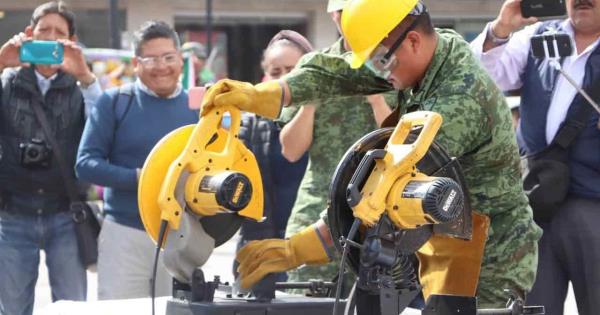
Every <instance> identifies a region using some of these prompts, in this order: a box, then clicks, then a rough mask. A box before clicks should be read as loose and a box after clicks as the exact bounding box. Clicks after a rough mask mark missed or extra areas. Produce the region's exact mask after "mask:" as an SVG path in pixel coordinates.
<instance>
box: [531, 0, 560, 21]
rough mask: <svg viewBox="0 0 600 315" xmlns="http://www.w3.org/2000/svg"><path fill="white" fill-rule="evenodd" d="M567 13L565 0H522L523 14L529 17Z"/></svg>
mask: <svg viewBox="0 0 600 315" xmlns="http://www.w3.org/2000/svg"><path fill="white" fill-rule="evenodd" d="M565 14H567V6H566V4H565V0H522V1H521V15H522V16H523V17H524V18H528V17H532V16H535V17H549V16H562V15H565Z"/></svg>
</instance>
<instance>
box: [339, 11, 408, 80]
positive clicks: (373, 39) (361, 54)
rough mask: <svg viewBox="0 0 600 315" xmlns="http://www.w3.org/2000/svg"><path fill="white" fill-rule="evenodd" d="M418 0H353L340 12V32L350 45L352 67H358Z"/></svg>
mask: <svg viewBox="0 0 600 315" xmlns="http://www.w3.org/2000/svg"><path fill="white" fill-rule="evenodd" d="M417 2H418V0H356V1H351V2H350V3H349V4H348V5H347V6H346V7H344V11H343V12H342V21H341V22H342V23H341V24H342V32H343V34H344V37H345V38H346V40H347V42H348V44H349V45H350V47H351V48H352V54H351V57H350V60H349V63H350V66H351V67H352V68H353V69H356V68H359V67H361V66H362V65H363V64H364V63H365V62H366V60H367V59H368V58H369V57H370V56H371V53H372V52H373V50H375V48H376V47H377V46H378V45H379V44H380V43H381V42H382V41H383V39H384V38H386V37H387V36H388V34H389V33H390V32H391V31H392V30H393V29H394V28H395V27H396V26H398V24H400V22H402V20H404V18H405V17H406V16H407V15H408V14H409V13H410V12H411V11H412V10H413V9H414V7H415V6H416V5H417Z"/></svg>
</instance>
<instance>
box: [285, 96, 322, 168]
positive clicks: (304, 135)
mask: <svg viewBox="0 0 600 315" xmlns="http://www.w3.org/2000/svg"><path fill="white" fill-rule="evenodd" d="M286 109H288V108H286ZM315 110H316V109H315V106H313V105H305V106H302V107H301V108H300V110H299V111H298V113H297V114H296V115H295V116H294V118H292V120H291V121H290V122H289V123H287V124H286V125H285V126H284V127H283V128H282V129H281V133H280V134H279V141H280V142H281V154H282V155H283V156H284V157H285V158H286V159H287V160H288V161H290V162H296V161H298V160H300V159H301V158H302V156H304V153H306V151H308V149H309V148H310V146H311V144H312V140H313V128H314V123H315Z"/></svg>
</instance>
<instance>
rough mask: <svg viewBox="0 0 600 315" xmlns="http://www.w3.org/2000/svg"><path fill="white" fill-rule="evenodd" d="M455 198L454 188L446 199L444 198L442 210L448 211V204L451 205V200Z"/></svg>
mask: <svg viewBox="0 0 600 315" xmlns="http://www.w3.org/2000/svg"><path fill="white" fill-rule="evenodd" d="M455 198H456V190H454V189H452V191H451V192H450V194H448V199H446V202H444V206H443V207H442V210H444V212H448V209H450V206H451V205H452V202H454V199H455Z"/></svg>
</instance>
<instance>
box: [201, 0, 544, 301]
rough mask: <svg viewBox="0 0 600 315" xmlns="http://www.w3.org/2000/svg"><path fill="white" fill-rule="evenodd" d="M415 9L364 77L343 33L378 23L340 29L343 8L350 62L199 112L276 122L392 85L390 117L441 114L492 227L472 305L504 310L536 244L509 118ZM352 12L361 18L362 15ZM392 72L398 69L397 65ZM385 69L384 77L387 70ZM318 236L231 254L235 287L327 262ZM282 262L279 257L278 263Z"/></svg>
mask: <svg viewBox="0 0 600 315" xmlns="http://www.w3.org/2000/svg"><path fill="white" fill-rule="evenodd" d="M406 2H411V1H410V0H393V1H391V0H390V1H389V3H388V1H386V2H385V3H382V2H375V1H371V0H357V1H353V2H351V5H350V6H355V7H360V6H361V5H363V8H365V7H366V8H367V9H372V8H369V7H368V5H369V4H371V5H373V4H375V6H386V5H392V4H393V5H398V3H401V4H402V3H406ZM414 2H415V1H413V6H414ZM417 7H419V8H421V10H420V12H415V13H412V12H411V14H409V15H408V16H406V15H405V16H403V17H401V18H400V19H399V20H396V21H401V22H396V24H394V25H396V26H392V28H391V29H388V30H387V31H386V34H388V33H389V34H388V35H386V36H384V37H380V38H381V39H379V41H380V45H379V46H382V47H383V48H386V49H390V48H389V47H393V46H395V45H394V44H397V42H398V41H400V40H402V41H403V42H402V43H401V44H402V45H401V46H398V47H401V48H398V49H397V50H396V51H395V52H393V55H392V56H393V57H392V58H393V59H392V60H393V61H394V62H395V64H393V63H387V64H385V65H384V67H380V68H376V67H373V68H374V69H373V70H372V71H369V70H370V69H369V68H367V67H362V68H359V69H352V68H351V67H349V63H351V65H352V66H354V67H356V66H360V65H361V64H362V62H358V63H357V62H356V59H357V58H360V55H359V54H357V51H358V48H357V47H358V45H354V43H353V42H352V41H351V39H350V37H349V34H350V33H351V32H352V31H354V32H361V31H362V32H371V31H372V30H373V29H375V28H376V27H375V26H373V24H377V22H374V23H370V24H368V25H370V27H369V29H368V30H367V29H365V28H364V25H367V24H365V23H362V24H359V25H352V24H351V23H350V22H354V21H348V23H344V22H345V19H346V13H348V12H349V11H348V10H349V7H346V8H345V9H344V10H345V11H344V14H345V15H344V16H343V18H342V25H343V26H344V34H345V36H346V38H347V39H348V41H349V43H350V45H351V46H352V48H353V49H354V51H353V53H352V54H349V56H348V57H349V58H345V59H344V58H339V57H335V56H331V55H325V54H314V55H312V57H311V58H310V59H309V60H306V63H305V65H304V66H302V67H300V68H299V69H297V70H296V71H294V72H292V73H290V74H289V75H288V76H287V77H285V78H284V79H283V80H282V81H279V82H278V83H277V85H275V84H272V85H269V86H267V85H264V86H254V87H251V86H249V85H245V84H242V83H237V82H233V81H226V82H221V83H220V84H221V85H220V86H218V87H217V89H215V90H214V91H213V93H214V94H213V95H208V97H207V98H205V100H204V103H203V107H204V110H203V112H204V111H205V110H206V109H209V108H210V107H211V106H221V105H220V102H223V103H222V104H235V105H236V106H238V107H240V108H243V109H246V110H251V111H258V112H262V113H267V114H270V115H271V116H274V115H277V113H278V106H280V104H281V103H283V104H289V103H292V102H293V104H294V105H297V106H298V105H302V104H306V103H307V102H318V104H321V106H327V100H328V99H330V98H332V97H333V96H335V97H338V96H340V95H369V94H373V93H381V92H384V91H387V90H389V89H390V88H391V85H390V83H392V84H393V86H394V88H396V89H398V90H403V93H400V95H401V96H403V97H402V98H403V100H402V101H401V102H400V104H399V106H398V109H397V110H398V112H399V113H400V114H402V113H405V112H406V111H408V110H413V109H421V110H429V111H435V112H437V113H440V114H441V115H442V117H443V119H444V122H443V125H442V127H441V129H440V130H439V132H438V135H437V137H436V140H437V141H438V142H439V143H440V144H441V145H442V146H443V147H444V148H445V149H446V150H447V151H448V152H449V154H450V155H452V156H455V157H457V158H458V159H459V161H460V163H461V165H462V168H463V171H464V175H465V180H466V183H467V188H468V193H469V198H470V202H471V205H472V207H473V209H475V210H477V211H479V212H481V213H483V214H486V215H487V216H489V218H490V219H491V225H490V228H489V231H488V240H487V243H486V245H485V253H484V258H483V263H482V269H481V273H480V278H479V284H478V287H477V297H478V299H479V306H480V307H503V306H504V304H505V301H506V295H505V293H504V292H503V289H514V290H516V291H517V292H519V293H521V294H524V293H525V292H526V291H528V290H529V289H530V288H531V286H532V284H533V281H534V279H535V271H536V265H537V240H538V239H539V238H540V236H541V230H540V228H539V227H538V226H537V225H536V224H535V223H534V222H533V218H532V213H531V209H530V208H529V205H528V201H527V199H526V196H525V194H524V192H523V190H522V182H521V177H520V171H519V155H518V152H517V145H516V141H515V136H514V133H513V131H512V128H511V117H510V113H509V110H508V107H507V105H506V102H505V100H504V98H503V96H502V94H501V93H500V92H499V90H498V89H497V88H496V86H495V84H494V82H493V81H492V80H491V79H490V78H489V76H488V75H487V74H486V72H485V70H483V69H482V68H481V67H480V65H479V63H478V62H477V61H476V60H475V59H474V57H473V55H472V53H471V50H470V47H469V45H468V44H467V43H466V42H465V41H464V40H463V39H462V38H461V37H460V35H458V34H457V33H455V32H453V31H449V30H439V29H436V30H435V31H434V30H433V29H432V27H431V22H430V20H429V15H428V14H426V13H423V11H422V8H423V6H422V5H421V4H420V3H418V4H417V6H415V9H416V8H417ZM376 9H381V8H376ZM350 12H352V13H353V14H361V13H363V12H364V10H354V11H350ZM385 12H392V11H390V10H387V11H384V12H380V13H381V14H383V15H385ZM392 14H393V13H392ZM363 17H364V16H363ZM398 23H399V24H398ZM408 24H410V26H408ZM351 26H356V28H354V29H353V28H352V27H351ZM359 26H362V27H359ZM378 48H379V47H377V48H375V49H378ZM371 49H373V48H371ZM386 55H387V54H386ZM357 56H358V57H357ZM378 56H379V55H377V51H375V52H373V51H370V52H369V53H368V54H366V55H365V56H363V57H364V59H369V58H376V57H377V58H378ZM408 57H410V58H413V59H414V60H413V59H411V60H409V59H407V58H408ZM396 58H397V59H396ZM369 60H370V59H369ZM363 62H364V60H363ZM397 64H401V66H400V67H397V66H395V65H397ZM388 67H389V68H391V70H390V69H386V68H388ZM381 68H383V70H389V71H388V72H391V74H390V73H387V74H385V79H387V80H383V79H382V78H381V77H379V76H376V75H374V73H375V71H377V72H379V73H382V71H381V70H382V69H381ZM419 70H422V71H421V72H419ZM216 95H219V97H220V100H219V101H215V96H216ZM241 95H244V96H245V98H242V97H241ZM248 96H250V97H248ZM277 97H279V100H277ZM281 99H283V102H282V101H281ZM253 100H258V101H260V102H254V101H253ZM268 100H271V102H268ZM324 230H325V229H324V228H323V224H322V223H317V224H315V225H313V227H312V230H310V229H309V228H307V229H305V230H303V231H301V232H300V233H299V234H297V235H294V236H292V237H290V239H289V240H287V241H281V242H284V243H277V244H275V243H270V242H264V243H257V244H249V245H248V246H246V248H244V249H242V251H240V253H239V254H238V260H240V262H241V267H240V270H241V271H242V285H244V284H245V285H246V286H249V285H251V284H252V283H253V282H254V281H256V279H259V278H260V277H262V276H263V275H264V274H266V273H269V272H273V271H274V270H281V269H280V268H284V269H285V268H287V269H291V268H294V267H297V266H299V265H301V264H316V263H322V262H323V261H325V259H324V255H327V253H328V252H327V246H328V245H330V242H331V240H328V239H326V237H327V234H326V233H324ZM325 231H328V230H325ZM314 234H316V237H315V236H314ZM329 237H330V235H329ZM319 241H321V244H322V245H323V248H324V249H323V252H324V253H317V251H318V250H319V248H318V246H314V244H315V243H314V242H319ZM309 242H313V243H311V244H312V245H307V244H306V243H309ZM307 247H308V248H307ZM281 248H283V249H284V250H285V251H282V250H281ZM282 256H283V257H285V258H286V259H285V261H283V262H282V261H281V257H282ZM277 259H279V260H277ZM244 278H245V280H246V282H245V283H244Z"/></svg>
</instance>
